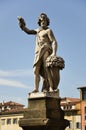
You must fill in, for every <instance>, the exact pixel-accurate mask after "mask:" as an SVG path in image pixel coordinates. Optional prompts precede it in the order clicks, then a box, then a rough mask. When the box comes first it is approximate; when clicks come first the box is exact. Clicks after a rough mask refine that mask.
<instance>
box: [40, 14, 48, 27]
mask: <svg viewBox="0 0 86 130" xmlns="http://www.w3.org/2000/svg"><path fill="white" fill-rule="evenodd" d="M42 15H44V16H45V18H46V21H47V26H48V25H49V24H50V19H49V18H48V17H47V15H46V14H45V13H41V14H40V16H39V17H38V25H39V26H40V25H41V24H40V23H41V17H42Z"/></svg>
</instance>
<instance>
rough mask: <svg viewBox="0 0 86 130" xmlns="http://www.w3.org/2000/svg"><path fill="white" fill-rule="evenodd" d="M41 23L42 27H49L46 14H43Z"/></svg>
mask: <svg viewBox="0 0 86 130" xmlns="http://www.w3.org/2000/svg"><path fill="white" fill-rule="evenodd" d="M40 25H41V27H42V28H46V27H47V19H46V16H45V15H41V22H40Z"/></svg>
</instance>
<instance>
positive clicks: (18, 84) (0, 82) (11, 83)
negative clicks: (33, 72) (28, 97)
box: [0, 78, 29, 88]
mask: <svg viewBox="0 0 86 130" xmlns="http://www.w3.org/2000/svg"><path fill="white" fill-rule="evenodd" d="M0 85H5V86H12V87H20V88H29V86H28V85H25V84H23V83H21V82H19V81H14V80H8V79H2V78H0Z"/></svg>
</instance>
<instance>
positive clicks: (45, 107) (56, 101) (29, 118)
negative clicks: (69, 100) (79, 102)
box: [19, 92, 69, 130]
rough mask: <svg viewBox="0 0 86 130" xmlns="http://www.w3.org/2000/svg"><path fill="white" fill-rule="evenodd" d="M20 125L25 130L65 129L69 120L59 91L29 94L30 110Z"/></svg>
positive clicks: (26, 112)
mask: <svg viewBox="0 0 86 130" xmlns="http://www.w3.org/2000/svg"><path fill="white" fill-rule="evenodd" d="M19 125H20V127H22V128H23V130H64V129H65V128H66V127H67V126H68V125H69V121H67V120H65V119H64V112H63V111H62V109H61V108H60V98H59V97H58V93H57V92H55V93H32V94H29V98H28V110H27V111H25V113H24V118H23V119H21V120H20V121H19Z"/></svg>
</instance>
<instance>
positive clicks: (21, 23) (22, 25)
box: [18, 16, 37, 34]
mask: <svg viewBox="0 0 86 130" xmlns="http://www.w3.org/2000/svg"><path fill="white" fill-rule="evenodd" d="M18 22H19V26H20V28H21V29H22V30H23V31H24V32H26V33H27V34H36V33H37V32H36V31H35V30H30V29H29V28H27V27H26V23H25V20H24V19H23V18H22V17H20V16H18Z"/></svg>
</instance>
